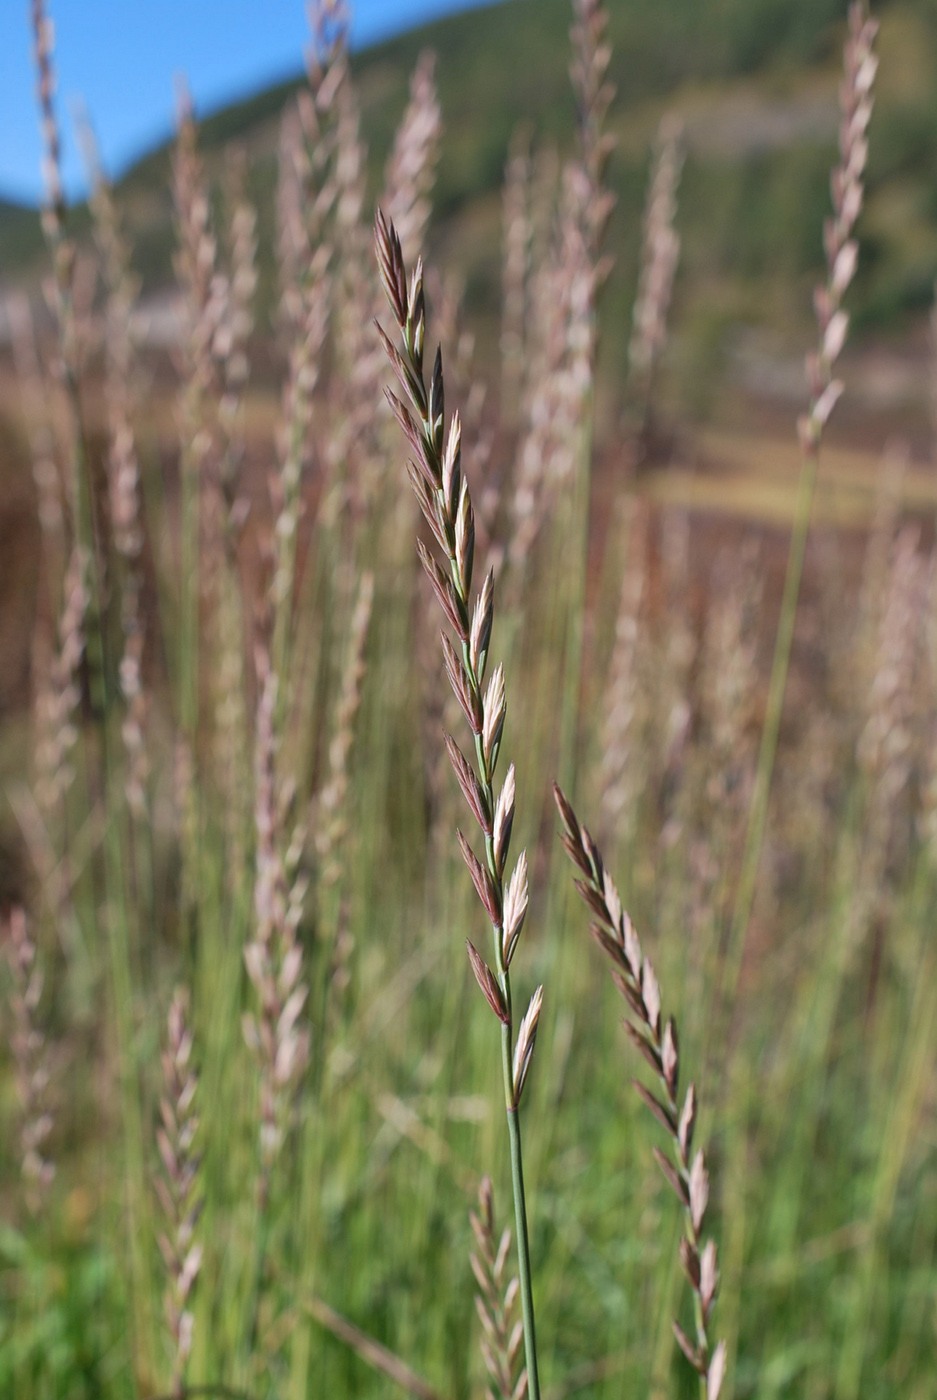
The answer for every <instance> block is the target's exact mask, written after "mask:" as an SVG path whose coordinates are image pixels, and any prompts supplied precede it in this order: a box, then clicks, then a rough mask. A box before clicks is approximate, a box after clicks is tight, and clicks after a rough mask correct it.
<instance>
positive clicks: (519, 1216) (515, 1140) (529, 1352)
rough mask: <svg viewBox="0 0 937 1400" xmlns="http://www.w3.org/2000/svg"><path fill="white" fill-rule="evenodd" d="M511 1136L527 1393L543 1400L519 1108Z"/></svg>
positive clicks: (505, 1038) (512, 1113)
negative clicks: (538, 1359)
mask: <svg viewBox="0 0 937 1400" xmlns="http://www.w3.org/2000/svg"><path fill="white" fill-rule="evenodd" d="M510 1035H511V1028H510V1026H505V1027H504V1030H503V1032H502V1045H505V1044H507V1045H510ZM508 1135H509V1137H510V1139H511V1185H512V1186H513V1188H514V1219H515V1223H516V1227H517V1271H518V1277H519V1281H520V1287H521V1311H522V1313H523V1318H524V1351H525V1354H526V1357H527V1394H528V1397H529V1400H540V1376H539V1374H538V1371H537V1337H536V1332H535V1328H534V1295H533V1290H532V1288H531V1282H530V1242H529V1240H528V1238H527V1206H526V1203H525V1200H524V1161H523V1157H522V1155H521V1125H520V1119H519V1118H518V1110H517V1109H516V1108H509V1109H508Z"/></svg>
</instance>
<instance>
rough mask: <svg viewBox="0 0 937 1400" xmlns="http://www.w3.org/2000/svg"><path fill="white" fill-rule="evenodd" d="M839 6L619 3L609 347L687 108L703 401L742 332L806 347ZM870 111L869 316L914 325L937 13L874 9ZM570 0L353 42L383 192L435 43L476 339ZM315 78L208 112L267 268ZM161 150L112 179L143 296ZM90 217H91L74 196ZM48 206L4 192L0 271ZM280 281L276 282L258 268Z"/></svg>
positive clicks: (31, 242)
mask: <svg viewBox="0 0 937 1400" xmlns="http://www.w3.org/2000/svg"><path fill="white" fill-rule="evenodd" d="M844 8H845V6H844V4H843V3H841V0H723V3H719V4H717V3H715V0H706V2H705V3H699V0H628V3H627V4H626V3H624V0H619V3H616V4H614V5H612V6H610V10H611V21H610V31H611V33H610V37H611V39H612V42H613V45H614V57H613V62H612V77H613V80H614V82H615V85H616V87H617V89H618V97H617V100H616V104H615V107H614V115H613V124H614V126H615V129H616V134H617V136H618V148H617V150H616V153H615V155H614V157H613V160H612V163H611V170H610V178H611V179H612V182H613V184H614V186H615V189H616V193H617V195H618V207H617V210H616V213H615V216H614V218H613V222H612V225H611V228H610V233H609V239H610V247H611V248H612V250H613V251H614V254H615V258H616V270H615V274H614V276H613V278H612V280H611V283H610V285H609V287H608V291H607V296H606V305H605V318H606V346H607V349H606V354H607V356H608V357H609V358H610V360H611V361H613V362H617V361H618V358H619V356H620V354H621V352H622V350H623V345H624V340H625V337H626V335H627V327H628V321H629V317H630V305H631V299H632V295H633V287H634V280H635V275H636V264H637V252H638V242H639V237H640V209H641V205H642V201H643V194H644V185H645V181H646V172H647V159H648V147H649V143H650V140H651V138H652V135H653V132H654V130H655V128H656V124H657V122H658V120H659V117H660V115H661V113H662V112H663V111H664V110H665V109H666V108H667V107H670V106H673V107H675V108H676V109H677V110H678V111H680V112H681V113H682V115H683V117H684V120H685V122H686V128H687V141H688V152H689V155H688V161H687V165H686V170H685V175H684V180H683V186H682V189H681V196H680V213H679V225H680V230H681V234H682V237H683V264H682V269H681V274H680V279H679V283H678V290H677V305H676V307H675V317H676V321H677V325H678V334H677V337H676V343H675V349H674V355H673V357H672V359H673V364H672V370H673V375H674V377H675V385H676V389H677V391H678V395H679V398H680V399H681V401H682V402H683V404H684V406H686V407H688V408H689V409H690V411H691V412H692V413H693V414H694V415H701V416H704V417H705V416H706V415H707V413H708V412H709V410H710V408H711V404H712V398H713V395H714V393H715V392H716V389H717V387H718V384H719V383H720V382H721V379H722V376H723V373H724V370H725V368H726V364H727V362H728V357H730V356H731V354H732V353H733V350H734V348H737V343H736V339H734V337H735V335H736V330H735V328H737V327H739V326H748V327H749V328H750V329H753V330H756V331H757V330H758V328H759V327H762V326H767V325H770V326H771V328H772V329H771V336H772V346H773V347H774V349H775V350H777V351H778V352H779V353H780V352H790V351H791V350H792V349H793V348H794V347H795V346H798V345H800V344H802V337H803V333H804V328H805V323H806V320H807V318H808V317H809V314H810V286H811V283H812V280H813V276H814V273H815V270H816V269H817V268H818V267H819V264H820V261H821V257H822V254H821V241H820V229H821V225H822V220H823V217H824V215H825V213H826V210H827V208H828V171H829V167H830V163H831V157H832V155H833V152H834V149H835V139H836V87H837V82H838V65H839V52H840V41H841V37H842V14H843V11H844ZM880 10H881V13H882V20H883V31H882V36H881V44H880V51H881V57H882V64H881V72H880V81H879V99H878V107H877V110H876V113H875V118H874V122H873V128H872V138H871V157H870V179H869V199H868V206H867V210H866V213H865V216H864V219H863V224H862V229H861V233H862V240H863V256H862V261H861V271H860V277H859V279H858V282H857V285H856V288H855V291H854V293H853V296H852V307H853V312H854V315H855V317H856V321H857V324H858V326H859V327H860V328H861V327H862V326H865V327H867V328H874V329H875V330H877V331H883V330H884V331H886V332H890V331H891V330H892V329H896V330H902V329H903V328H904V326H905V323H906V320H907V316H908V313H915V312H919V311H920V309H921V308H923V307H925V306H926V305H929V303H930V300H931V298H932V291H933V277H934V273H935V270H937V199H935V195H934V190H935V188H937V181H935V178H934V177H935V174H937V96H935V94H937V83H935V81H934V78H935V76H937V8H935V6H934V5H933V3H931V0H900V2H899V3H893V4H890V5H887V6H885V5H883V6H881V7H880ZM568 26H569V5H568V0H506V3H502V4H496V5H493V6H491V7H490V8H488V9H482V10H474V11H472V12H470V13H468V14H464V15H457V16H453V17H450V18H448V19H446V20H442V21H438V22H436V23H434V24H431V25H427V26H425V27H423V28H421V29H418V30H415V31H413V32H411V33H408V34H406V35H403V36H401V37H399V38H397V39H394V40H392V41H390V42H387V43H384V44H382V45H380V46H378V47H376V48H373V49H370V50H368V51H365V52H362V53H360V54H356V55H355V58H354V65H353V66H354V69H355V74H356V78H357V82H358V87H359V93H360V98H361V104H362V117H363V129H364V134H365V137H366V139H367V141H368V144H369V148H370V153H371V174H372V185H373V186H374V187H375V188H376V187H377V184H378V180H379V176H380V170H381V168H382V165H383V162H384V159H385V157H386V154H387V151H388V150H389V147H390V143H391V140H392V136H393V130H394V126H395V123H396V121H397V119H398V117H399V115H400V112H401V111H402V108H403V105H404V102H405V100H406V90H407V77H408V73H409V71H410V70H411V68H412V67H413V64H414V63H415V61H416V58H417V56H418V54H419V52H420V51H421V50H422V49H423V48H425V47H432V48H433V49H434V50H435V51H436V53H437V56H438V70H437V75H438V83H439V90H440V97H441V102H442V107H443V113H444V122H445V134H444V143H443V159H442V161H441V165H440V169H439V177H438V183H437V191H436V211H435V217H434V224H433V231H432V238H433V247H432V252H433V254H434V255H435V256H436V257H437V258H439V259H440V260H441V261H443V262H445V263H446V264H447V265H449V266H455V267H457V268H458V269H459V270H460V271H461V272H462V273H463V275H464V277H465V282H466V297H467V302H468V306H469V310H470V312H471V314H472V315H473V317H474V318H475V319H476V322H477V325H478V327H479V329H480V331H481V333H482V337H483V343H484V341H485V338H486V336H487V335H489V334H490V333H491V332H493V328H494V314H495V311H496V306H497V299H498V280H499V276H500V272H499V220H500V202H499V193H498V192H499V187H500V182H501V178H502V173H503V169H504V162H505V156H506V152H507V149H508V144H509V142H510V139H511V135H512V133H513V131H514V130H515V128H516V127H517V124H518V123H519V122H524V123H526V124H527V125H528V127H529V129H530V132H531V135H532V138H533V140H534V143H535V145H538V144H539V145H543V144H545V143H552V144H556V145H557V146H559V147H560V148H563V147H566V146H568V145H569V143H570V142H571V140H572V137H573V129H574V111H573V105H572V99H571V96H570V93H569V84H568V76H567V64H568V39H567V32H568ZM300 81H301V79H300V78H297V80H296V81H295V82H292V83H285V84H282V85H279V86H278V87H276V88H273V89H270V90H268V91H266V92H263V93H260V94H258V95H256V96H254V97H252V98H250V99H249V100H247V101H245V102H241V103H238V104H236V105H234V106H231V107H229V108H226V109H225V110H223V111H220V112H217V113H215V114H213V115H211V116H209V117H208V118H207V119H206V120H205V122H204V124H203V128H202V138H201V139H202V146H203V149H204V151H205V152H206V154H207V156H208V158H209V163H210V165H211V167H212V168H213V169H214V170H215V171H218V170H219V169H220V165H221V158H222V153H223V151H224V148H225V147H226V146H227V145H228V144H229V143H231V142H235V141H236V142H238V143H241V144H243V145H244V146H245V147H246V149H247V151H248V154H249V157H250V169H251V175H250V184H251V190H252V193H253V196H254V198H255V199H256V201H257V203H258V207H259V208H260V211H261V242H262V246H261V262H262V266H264V267H265V268H266V270H267V272H268V274H269V272H270V270H271V267H272V257H271V252H270V250H271V247H272V235H273V226H272V222H273V212H272V204H273V201H272V194H273V189H274V182H275V152H276V128H277V118H278V114H279V112H280V111H281V110H282V107H283V105H284V103H285V102H286V101H287V100H288V98H289V96H290V95H291V93H292V92H293V91H295V89H296V86H297V84H298V83H299V82H300ZM169 161H170V152H169V146H168V145H164V146H161V147H160V148H158V149H156V150H154V151H153V152H152V153H151V154H149V155H147V156H146V157H145V158H144V159H142V160H141V161H139V162H138V163H137V164H136V165H135V166H134V167H133V168H132V169H131V170H129V171H128V172H127V173H126V174H125V175H124V176H123V177H122V179H121V180H120V182H119V191H120V198H121V202H122V204H123V208H124V213H125V217H126V219H127V223H128V226H129V229H130V232H131V236H132V239H133V243H134V248H135V260H136V266H137V269H138V271H139V272H140V274H141V275H142V277H143V280H144V287H145V289H146V290H154V289H157V288H159V287H160V286H161V285H164V284H165V283H166V282H167V281H168V280H169V278H170V277H171V254H172V243H173V238H172V214H171V203H170V194H169ZM75 218H76V227H77V228H78V229H81V227H82V225H83V224H84V223H85V215H84V211H83V210H76V211H75ZM41 254H42V250H41V238H40V235H39V230H38V221H37V219H36V217H35V215H34V214H31V213H30V211H28V210H23V209H21V208H18V207H14V206H9V205H3V204H2V203H0V285H2V284H3V283H5V282H6V283H8V282H10V281H11V280H17V279H21V278H24V277H26V278H32V277H34V276H35V271H36V269H37V267H38V266H41ZM265 281H266V285H267V288H268V292H269V291H270V290H272V283H271V280H270V277H269V275H268V277H267V278H266V279H265Z"/></svg>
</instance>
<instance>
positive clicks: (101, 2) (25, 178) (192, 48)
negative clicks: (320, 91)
mask: <svg viewBox="0 0 937 1400" xmlns="http://www.w3.org/2000/svg"><path fill="white" fill-rule="evenodd" d="M484 3H491V0H357V4H354V5H353V11H354V19H353V27H352V44H353V45H354V46H355V47H357V48H361V47H364V46H366V45H368V44H371V43H375V42H376V41H377V40H379V39H382V38H387V37H388V36H389V35H391V34H394V33H398V32H399V31H401V30H404V29H409V28H411V27H412V26H414V25H416V24H419V23H421V22H422V21H425V20H428V19H433V18H437V17H438V16H440V15H445V14H449V13H451V12H453V11H455V10H466V9H469V8H472V7H473V6H476V5H481V4H484ZM50 10H51V13H52V17H53V20H54V23H55V41H56V42H55V48H56V66H57V69H58V74H59V91H58V110H59V120H60V125H61V126H62V129H63V133H64V136H65V144H64V171H65V179H66V188H67V189H68V192H69V194H70V195H75V194H76V193H78V192H80V191H81V190H82V189H83V181H82V174H81V162H80V159H79V157H78V153H77V151H76V147H75V142H74V139H73V137H72V132H71V125H72V122H71V112H72V110H73V108H74V105H75V103H76V101H78V100H79V99H80V100H83V101H84V103H85V104H86V106H87V108H88V111H89V112H90V115H91V119H92V121H93V123H94V127H95V130H96V132H97V135H98V140H99V142H100V145H101V149H102V152H103V157H104V164H105V167H106V169H107V170H108V171H109V172H110V173H111V174H119V173H120V171H121V170H122V169H123V168H124V166H126V165H127V164H128V163H129V162H131V161H132V160H133V159H134V158H135V157H136V156H138V155H140V154H141V153H142V152H143V151H145V150H146V149H147V148H148V147H150V146H152V145H153V144H155V143H156V142H157V141H159V140H160V139H161V138H163V137H164V136H165V135H166V134H167V132H168V131H169V129H170V127H171V123H172V117H173V103H174V79H175V77H176V75H177V74H180V73H184V74H185V75H186V77H187V79H188V82H189V86H190V88H191V90H192V93H193V96H194V98H195V103H196V108H197V110H199V111H202V112H208V111H211V110H212V109H213V108H215V107H218V106H221V105H223V104H224V103H226V102H229V101H231V100H233V99H234V98H237V97H241V96H246V95H247V94H248V93H251V92H255V91H257V90H258V89H260V88H263V87H265V86H267V85H268V84H269V83H271V82H274V81H276V80H277V79H278V78H283V77H288V76H291V75H292V74H294V73H296V72H297V71H298V70H299V68H300V67H301V65H302V55H303V52H304V46H305V44H306V42H307V39H308V34H309V30H308V25H307V22H306V6H305V3H304V0H50ZM39 170H40V144H39V133H38V126H37V121H36V110H35V73H34V66H33V58H32V40H31V35H30V32H29V0H0V195H6V196H7V197H8V198H13V199H21V200H24V201H27V200H28V201H36V200H37V199H38V198H39V196H40V193H41V178H40V174H39Z"/></svg>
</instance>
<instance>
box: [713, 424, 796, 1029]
mask: <svg viewBox="0 0 937 1400" xmlns="http://www.w3.org/2000/svg"><path fill="white" fill-rule="evenodd" d="M818 464H819V454H818V450H817V449H816V448H815V449H813V450H812V451H810V452H807V453H806V454H805V455H804V458H803V461H802V464H801V470H800V480H799V482H798V486H797V502H796V506H795V509H794V525H793V529H792V531H791V543H790V549H789V551H788V556H787V574H786V576H785V579H784V594H783V597H782V600H781V616H780V618H779V619H778V631H777V638H776V640H775V645H774V661H773V663H772V666H771V681H770V685H769V688H768V701H767V705H766V707H765V720H764V726H763V727H762V731H761V745H760V747H759V750H758V767H757V770H756V772H755V787H754V792H753V793H752V805H751V808H750V809H749V814H748V828H747V830H746V833H745V849H744V853H743V856H742V869H741V873H740V875H739V883H738V890H737V892H736V896H735V908H734V910H733V915H732V927H731V933H730V935H729V947H728V950H727V953H726V961H725V967H724V971H723V976H722V986H721V989H720V995H719V996H718V997H717V1007H718V1008H719V1011H720V1014H719V1015H717V1017H716V1018H714V1022H718V1021H720V1020H721V1013H722V1012H724V1011H725V1009H726V1008H727V1006H730V1005H731V1004H732V1002H733V1000H734V998H735V992H736V988H737V986H738V980H739V974H740V972H741V968H742V960H743V958H744V955H745V943H746V939H747V936H748V924H749V920H750V918H751V912H752V905H753V903H754V899H755V888H756V885H757V882H758V870H759V866H760V865H761V852H762V848H763V846H764V838H765V826H766V824H767V819H768V800H769V798H770V796H771V779H772V776H773V774H774V760H775V757H776V754H777V748H778V733H779V731H780V728H781V714H782V711H783V709H784V695H785V691H786V690H787V676H788V671H789V669H790V660H791V648H792V645H793V641H794V622H795V619H796V617H797V603H798V600H799V598H800V583H801V578H802V576H803V571H804V555H805V554H806V550H807V534H808V531H809V528H810V515H811V511H812V509H813V498H814V493H815V489H816V484H817V467H818Z"/></svg>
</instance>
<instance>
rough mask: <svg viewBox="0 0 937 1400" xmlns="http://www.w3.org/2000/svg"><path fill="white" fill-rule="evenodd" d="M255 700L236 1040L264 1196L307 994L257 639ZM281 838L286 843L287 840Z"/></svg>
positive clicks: (270, 685) (294, 880) (297, 898)
mask: <svg viewBox="0 0 937 1400" xmlns="http://www.w3.org/2000/svg"><path fill="white" fill-rule="evenodd" d="M255 660H256V668H257V684H258V700H257V721H256V735H255V741H254V744H255V757H254V783H255V789H254V825H255V833H256V856H255V861H256V869H255V876H254V931H253V936H252V938H251V940H250V942H249V943H248V944H247V946H246V947H245V949H244V963H245V966H246V968H247V972H248V975H249V977H250V980H251V982H252V983H253V985H254V991H255V994H256V998H257V1010H256V1011H253V1012H251V1013H249V1014H248V1015H247V1016H245V1018H244V1035H245V1038H246V1040H247V1043H248V1045H249V1046H250V1047H251V1049H252V1050H253V1051H254V1052H255V1053H256V1055H257V1058H258V1062H259V1065H260V1117H261V1122H260V1145H261V1170H260V1176H259V1179H258V1197H259V1200H260V1202H261V1205H262V1206H263V1205H264V1204H265V1203H266V1201H267V1200H268V1198H269V1190H270V1178H271V1172H272V1169H273V1167H274V1165H275V1163H276V1160H277V1158H278V1156H279V1154H280V1149H281V1147H282V1145H283V1141H284V1138H285V1135H286V1132H287V1130H288V1127H289V1124H290V1116H291V1111H292V1104H293V1099H294V1097H295V1094H296V1090H297V1088H298V1085H299V1082H300V1080H301V1078H302V1075H303V1071H304V1069H305V1066H306V1062H307V1060H308V1056H309V1035H308V1031H307V1030H306V1028H305V1026H304V1025H303V1024H302V1020H301V1017H302V1012H303V1008H304V1006H305V1003H306V999H307V995H308V987H307V984H306V982H305V980H304V976H303V950H302V944H301V943H300V942H299V940H298V937H297V932H298V928H299V923H300V920H301V918H302V910H303V900H304V898H305V881H304V880H303V879H302V878H301V877H299V876H297V874H296V870H295V864H294V856H293V851H294V842H293V840H292V834H293V833H292V832H289V831H288V828H287V817H288V813H287V810H285V809H288V805H289V796H290V794H289V792H285V791H284V790H283V788H282V787H281V785H280V783H279V782H278V776H277V762H276V759H277V736H276V728H275V713H276V705H277V675H276V672H275V671H274V670H273V669H272V667H271V664H270V656H269V652H268V650H267V648H266V646H265V645H264V643H263V642H262V641H261V642H259V643H258V645H257V649H256V653H255ZM288 837H289V839H287V838H288Z"/></svg>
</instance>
